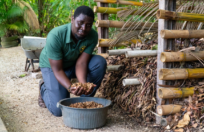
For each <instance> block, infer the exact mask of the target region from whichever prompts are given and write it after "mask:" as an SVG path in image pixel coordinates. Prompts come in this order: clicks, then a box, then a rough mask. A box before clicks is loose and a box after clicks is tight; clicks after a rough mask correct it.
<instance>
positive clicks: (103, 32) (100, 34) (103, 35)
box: [97, 2, 109, 54]
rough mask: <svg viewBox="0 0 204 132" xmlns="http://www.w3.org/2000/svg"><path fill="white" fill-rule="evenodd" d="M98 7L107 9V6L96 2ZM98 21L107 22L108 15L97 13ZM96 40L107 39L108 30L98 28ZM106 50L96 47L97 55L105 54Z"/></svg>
mask: <svg viewBox="0 0 204 132" xmlns="http://www.w3.org/2000/svg"><path fill="white" fill-rule="evenodd" d="M97 6H98V7H108V4H104V3H100V2H97ZM97 16H98V20H108V14H102V13H97ZM97 29H98V39H101V38H108V37H109V36H108V28H104V27H98V28H97ZM107 50H108V48H106V47H98V53H99V54H101V53H106V51H107Z"/></svg>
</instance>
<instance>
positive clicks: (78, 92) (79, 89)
mask: <svg viewBox="0 0 204 132" xmlns="http://www.w3.org/2000/svg"><path fill="white" fill-rule="evenodd" d="M85 92H86V91H85V89H84V88H83V87H81V86H77V87H71V88H70V93H72V94H74V95H76V96H81V95H82V94H85Z"/></svg>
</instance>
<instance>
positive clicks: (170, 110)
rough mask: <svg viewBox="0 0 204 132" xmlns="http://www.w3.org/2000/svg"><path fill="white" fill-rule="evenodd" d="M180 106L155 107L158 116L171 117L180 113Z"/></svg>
mask: <svg viewBox="0 0 204 132" xmlns="http://www.w3.org/2000/svg"><path fill="white" fill-rule="evenodd" d="M181 108H182V106H181V105H174V104H170V105H158V106H157V113H158V114H159V115H162V116H163V115H171V114H175V113H178V112H180V110H181Z"/></svg>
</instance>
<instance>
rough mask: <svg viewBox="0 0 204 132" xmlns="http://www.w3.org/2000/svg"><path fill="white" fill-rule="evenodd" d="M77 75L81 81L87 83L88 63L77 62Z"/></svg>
mask: <svg viewBox="0 0 204 132" xmlns="http://www.w3.org/2000/svg"><path fill="white" fill-rule="evenodd" d="M76 76H77V79H78V81H79V82H81V83H86V78H87V77H86V76H87V64H85V63H80V64H76Z"/></svg>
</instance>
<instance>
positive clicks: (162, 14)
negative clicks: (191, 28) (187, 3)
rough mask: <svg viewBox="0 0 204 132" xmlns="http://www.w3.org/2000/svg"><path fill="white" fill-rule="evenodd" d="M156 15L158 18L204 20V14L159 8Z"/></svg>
mask: <svg viewBox="0 0 204 132" xmlns="http://www.w3.org/2000/svg"><path fill="white" fill-rule="evenodd" d="M156 16H157V19H167V20H168V19H171V20H180V21H193V22H204V14H196V13H184V12H173V11H167V10H161V9H159V10H158V11H157V15H156Z"/></svg>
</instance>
